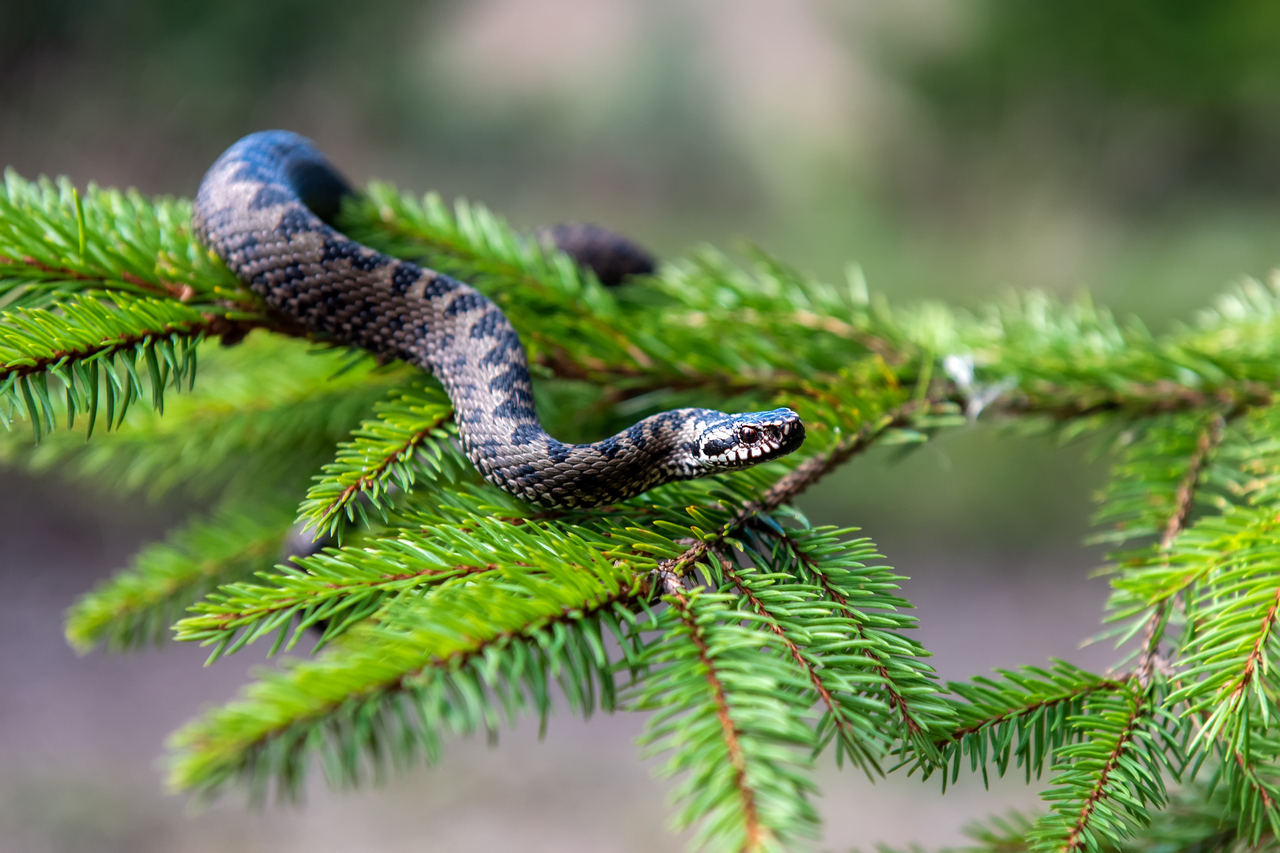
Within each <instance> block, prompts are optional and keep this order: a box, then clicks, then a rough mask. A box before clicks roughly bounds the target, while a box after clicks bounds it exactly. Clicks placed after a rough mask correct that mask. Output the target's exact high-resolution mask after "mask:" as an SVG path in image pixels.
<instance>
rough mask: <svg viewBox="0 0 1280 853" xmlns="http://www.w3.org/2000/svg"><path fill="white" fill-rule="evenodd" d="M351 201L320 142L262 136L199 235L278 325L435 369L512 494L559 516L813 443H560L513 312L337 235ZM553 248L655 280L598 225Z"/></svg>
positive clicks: (215, 178)
mask: <svg viewBox="0 0 1280 853" xmlns="http://www.w3.org/2000/svg"><path fill="white" fill-rule="evenodd" d="M352 195H354V190H353V189H352V188H351V185H350V184H349V183H348V182H347V180H346V179H345V178H344V177H343V176H342V175H341V174H340V173H339V172H338V171H337V169H335V168H334V166H333V165H332V164H331V163H330V162H329V161H328V159H326V158H325V156H324V155H323V154H322V153H320V151H319V149H318V148H317V147H316V145H315V144H314V143H313V142H311V140H309V139H307V138H305V137H303V136H300V135H298V134H295V133H292V132H289V131H281V130H271V131H261V132H258V133H253V134H250V135H248V136H246V137H244V138H243V139H240V140H239V141H237V142H236V143H235V144H233V145H232V146H231V147H230V148H228V149H227V150H226V151H225V152H223V153H222V155H221V156H219V157H218V159H217V160H216V161H215V162H214V164H213V165H212V166H211V167H210V168H209V170H208V172H207V173H206V174H205V176H204V179H203V180H202V182H201V183H200V187H199V190H198V191H197V192H196V196H195V201H194V206H193V215H192V227H193V232H194V234H195V236H196V238H197V239H198V240H199V241H200V242H201V243H202V244H203V245H204V246H205V247H207V248H208V249H209V250H210V251H211V252H212V253H213V254H214V255H216V256H217V257H218V258H220V259H221V260H222V262H223V263H225V264H226V266H227V267H228V268H229V269H230V270H231V271H232V272H233V273H234V274H235V276H236V277H237V278H238V279H239V280H240V281H242V282H243V283H245V284H246V285H248V286H249V288H251V289H252V290H253V292H254V293H256V294H257V295H258V296H259V297H261V299H262V300H263V302H264V303H265V304H266V306H267V310H268V311H270V312H273V313H275V314H277V315H280V316H282V317H283V318H286V319H287V320H289V321H292V322H293V323H294V324H300V325H301V326H302V327H304V329H305V330H306V332H307V333H308V334H310V335H313V336H314V337H316V338H319V339H321V340H328V341H331V342H334V343H336V344H345V345H348V346H354V347H359V348H361V349H364V350H367V351H369V352H370V353H372V354H373V355H375V356H377V357H378V358H379V359H382V360H393V359H399V360H402V361H404V362H407V363H409V364H412V365H415V366H417V367H420V368H423V369H425V370H427V371H430V372H431V373H432V374H433V375H434V376H435V377H436V379H437V380H439V382H440V383H441V385H442V386H443V387H444V390H445V393H446V394H448V396H449V400H450V402H451V403H452V405H453V409H454V420H455V423H456V425H457V429H458V437H459V440H460V443H461V445H462V449H463V452H464V453H465V454H466V456H467V458H468V459H470V460H471V462H472V464H474V465H475V467H476V468H477V469H478V470H479V472H480V474H481V475H482V476H483V477H484V478H485V479H486V480H488V481H489V482H490V483H492V484H493V485H495V486H497V487H498V488H500V489H503V490H504V491H506V492H508V493H510V494H512V495H514V496H516V497H517V498H520V499H522V500H524V501H527V502H529V503H532V504H535V505H539V506H542V507H547V508H568V509H574V508H588V507H598V506H604V505H609V504H613V503H616V502H619V501H623V500H626V499H628V498H631V497H634V496H635V495H638V494H640V493H642V492H645V491H647V490H649V489H652V488H654V487H656V486H659V485H662V484H665V483H669V482H673V481H676V480H689V479H694V478H697V477H704V476H707V475H711V474H718V473H721V472H725V471H733V470H739V469H743V468H747V467H750V466H752V465H756V464H759V463H761V462H766V461H768V460H771V459H776V458H778V457H780V456H783V455H785V454H788V453H791V452H792V451H794V450H796V449H797V448H798V447H800V445H801V443H802V442H803V441H804V437H805V430H804V424H803V423H802V422H801V420H800V417H799V415H798V414H796V412H794V411H792V410H791V409H787V408H779V409H772V410H769V411H762V412H742V413H726V412H721V411H717V410H715V409H703V408H684V409H672V410H669V411H665V412H661V413H658V414H655V415H651V416H649V417H647V418H645V419H643V420H641V421H639V422H638V423H636V424H634V425H633V426H631V427H629V428H627V429H625V430H623V431H622V432H619V433H618V434H616V435H613V436H610V437H608V438H605V439H602V440H600V441H596V442H594V443H590V444H566V443H563V442H560V441H558V440H556V439H555V438H553V437H552V436H551V435H549V434H548V433H547V431H546V430H545V429H543V427H542V424H541V422H540V421H539V419H538V415H537V411H536V409H535V406H534V397H533V386H532V382H531V379H530V375H529V365H528V357H527V355H526V353H525V349H524V347H523V346H522V345H521V343H520V338H519V336H518V335H517V333H516V330H515V328H514V327H513V326H512V324H511V323H510V321H509V320H508V319H507V317H506V316H505V315H504V314H503V312H502V310H501V309H500V308H499V307H498V306H497V305H495V304H494V303H493V302H492V301H490V300H489V299H488V298H487V297H486V296H484V295H483V294H482V293H480V292H479V291H478V290H476V289H475V288H473V287H471V286H470V285H468V284H465V283H464V282H461V281H459V280H457V279H455V278H452V277H450V276H447V275H444V274H442V273H440V272H437V271H435V270H432V269H429V268H427V267H423V266H419V265H418V264H415V263H413V262H411V261H408V260H402V259H398V258H393V257H390V256H388V255H385V254H382V253H380V252H377V251H375V250H374V249H371V248H369V247H367V246H364V245H362V244H361V243H359V242H357V241H355V240H352V239H350V238H348V237H347V236H346V235H344V234H343V233H341V232H340V231H338V230H337V229H336V228H335V227H334V223H335V222H336V220H337V218H338V214H339V213H340V211H341V208H342V204H343V200H344V198H346V197H347V196H352ZM529 239H538V238H536V237H534V238H529ZM542 240H543V242H548V241H549V242H551V243H553V244H554V245H555V246H556V247H557V248H560V249H562V250H565V251H567V252H569V253H570V254H571V255H572V256H573V257H574V258H575V259H576V260H577V261H578V262H579V263H583V264H587V265H589V266H592V267H593V268H597V269H598V272H599V274H600V275H599V277H600V279H601V280H602V282H604V283H613V282H616V281H617V280H620V279H622V278H625V277H626V276H627V275H628V274H631V273H634V272H646V271H652V269H653V264H652V261H651V260H649V258H648V256H647V254H646V253H645V252H644V250H643V249H641V248H639V247H638V246H637V245H636V244H634V243H631V242H630V241H628V240H626V239H625V238H622V237H620V236H618V235H615V234H613V232H611V231H608V230H606V229H604V228H602V227H600V226H593V225H577V226H574V225H569V226H556V227H552V228H550V229H545V230H544V231H543V232H542ZM671 334H672V337H673V338H674V337H676V336H677V335H678V334H679V333H678V331H677V330H676V329H672V331H671Z"/></svg>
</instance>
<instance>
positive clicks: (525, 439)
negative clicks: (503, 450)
mask: <svg viewBox="0 0 1280 853" xmlns="http://www.w3.org/2000/svg"><path fill="white" fill-rule="evenodd" d="M540 438H542V430H540V429H539V428H538V427H537V426H536V425H535V424H520V425H519V426H518V427H516V428H515V429H513V430H512V431H511V443H512V444H514V445H516V446H517V447H527V446H528V445H530V444H532V443H533V442H535V441H537V440H538V439H540Z"/></svg>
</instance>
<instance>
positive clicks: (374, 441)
mask: <svg viewBox="0 0 1280 853" xmlns="http://www.w3.org/2000/svg"><path fill="white" fill-rule="evenodd" d="M374 411H375V414H376V417H375V418H373V419H370V420H366V421H363V422H362V423H361V424H360V427H359V428H358V429H357V430H355V431H354V432H353V433H352V440H351V441H346V442H343V443H341V444H339V445H338V453H337V457H336V458H335V459H334V461H333V462H330V463H328V464H327V465H325V466H324V468H323V469H322V470H323V473H322V474H321V475H320V476H318V477H317V478H316V480H317V482H316V484H315V485H313V486H312V487H311V488H310V489H309V490H308V491H307V497H306V500H304V501H303V502H302V506H301V507H300V508H299V510H298V520H299V521H301V522H305V523H306V524H307V526H308V528H310V529H312V530H314V531H315V532H316V534H317V535H321V534H328V535H335V534H336V533H337V532H338V531H339V530H340V529H341V528H342V526H343V519H344V518H345V519H346V520H347V521H348V522H350V521H354V520H355V519H356V516H357V513H358V514H359V515H360V516H361V518H362V519H364V518H365V515H366V512H367V509H374V510H378V511H381V512H382V513H383V515H384V516H385V509H386V506H387V504H388V502H389V497H390V496H389V492H390V491H391V490H392V489H398V490H400V491H401V492H408V491H410V490H411V489H413V488H414V487H415V485H418V486H419V487H420V486H421V485H422V484H423V483H424V481H425V482H436V481H443V482H444V483H446V484H447V483H452V482H454V481H456V480H458V479H459V478H463V477H467V476H468V475H469V469H468V467H467V463H466V461H465V459H463V457H462V454H461V453H460V452H459V451H458V449H457V448H456V447H455V446H454V444H453V436H455V435H456V433H457V429H456V428H455V427H454V426H453V424H452V418H453V405H452V404H451V403H450V402H449V398H448V397H447V396H445V394H444V392H443V391H442V390H441V389H440V388H438V387H435V386H427V387H410V388H401V389H396V391H395V392H394V393H393V395H392V396H391V398H390V399H389V400H387V401H384V402H382V403H379V404H378V405H377V406H376V407H375V409H374Z"/></svg>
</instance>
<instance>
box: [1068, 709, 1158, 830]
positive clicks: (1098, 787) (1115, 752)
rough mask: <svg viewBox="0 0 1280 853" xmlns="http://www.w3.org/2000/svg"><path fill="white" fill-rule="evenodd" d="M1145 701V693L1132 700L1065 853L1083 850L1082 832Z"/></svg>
mask: <svg viewBox="0 0 1280 853" xmlns="http://www.w3.org/2000/svg"><path fill="white" fill-rule="evenodd" d="M1146 701H1147V694H1146V693H1145V692H1144V693H1140V694H1139V695H1138V696H1137V698H1136V699H1135V700H1134V702H1135V704H1134V706H1133V713H1132V714H1131V715H1130V717H1129V722H1128V723H1127V724H1126V725H1125V729H1124V731H1123V732H1121V734H1120V737H1119V738H1118V739H1117V740H1116V745H1115V747H1114V748H1112V750H1111V754H1110V755H1108V756H1107V760H1106V761H1105V762H1104V763H1103V765H1102V770H1101V771H1100V772H1099V773H1098V781H1097V782H1095V783H1094V785H1093V788H1092V789H1091V790H1090V791H1089V795H1088V796H1087V797H1085V800H1084V804H1083V805H1082V806H1081V807H1080V814H1079V815H1078V816H1077V817H1076V822H1075V825H1074V826H1072V827H1071V832H1070V833H1068V835H1067V843H1066V844H1065V845H1064V846H1063V848H1062V849H1063V850H1064V851H1066V853H1072V851H1076V850H1083V849H1085V847H1086V839H1085V837H1084V832H1085V830H1086V829H1087V828H1088V825H1089V819H1090V818H1091V817H1092V816H1093V812H1094V810H1095V809H1096V808H1097V807H1098V803H1099V802H1100V801H1102V800H1103V799H1106V797H1107V794H1106V790H1105V789H1106V786H1107V782H1108V780H1109V779H1110V778H1111V774H1112V773H1113V772H1115V769H1116V768H1117V767H1118V766H1119V765H1120V759H1121V758H1122V757H1123V756H1124V752H1125V748H1126V747H1127V746H1128V745H1129V742H1130V741H1132V740H1133V736H1134V733H1135V732H1136V731H1137V728H1138V721H1139V720H1141V719H1142V717H1143V716H1144V712H1143V703H1145V702H1146Z"/></svg>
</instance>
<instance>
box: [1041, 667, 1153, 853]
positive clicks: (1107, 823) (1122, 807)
mask: <svg viewBox="0 0 1280 853" xmlns="http://www.w3.org/2000/svg"><path fill="white" fill-rule="evenodd" d="M1155 713H1156V711H1155V707H1154V702H1153V697H1152V696H1151V694H1150V692H1149V691H1147V690H1133V689H1126V690H1118V691H1114V692H1108V693H1102V694H1094V695H1093V696H1091V697H1090V698H1089V699H1088V701H1087V702H1086V703H1085V713H1084V714H1083V715H1081V716H1078V717H1076V718H1074V720H1073V723H1074V724H1075V725H1076V726H1077V727H1078V728H1079V730H1080V740H1079V741H1078V742H1076V743H1072V744H1069V745H1066V746H1063V747H1062V748H1061V749H1060V750H1059V751H1058V760H1057V762H1056V763H1055V766H1054V769H1055V770H1056V771H1057V775H1056V776H1055V777H1054V780H1053V785H1054V787H1053V788H1051V789H1050V790H1049V791H1046V792H1045V793H1044V794H1042V797H1043V798H1044V799H1045V800H1046V801H1048V802H1049V803H1050V804H1051V806H1050V808H1051V810H1050V812H1049V813H1048V814H1047V815H1044V816H1042V817H1041V818H1040V819H1039V820H1037V821H1036V824H1035V827H1034V828H1033V829H1032V831H1031V832H1030V833H1029V834H1028V840H1029V841H1031V842H1032V847H1031V849H1032V850H1037V851H1051V850H1052V851H1067V852H1068V853H1073V851H1079V850H1088V851H1091V853H1092V851H1098V850H1103V849H1106V848H1107V847H1110V846H1118V845H1119V844H1120V843H1121V842H1122V840H1123V839H1124V838H1126V837H1128V836H1131V835H1132V833H1133V827H1134V826H1135V825H1146V824H1148V823H1149V822H1150V819H1151V818H1150V810H1151V809H1153V808H1160V807H1161V806H1163V805H1164V803H1165V800H1166V797H1167V795H1166V793H1165V790H1164V783H1163V780H1162V773H1163V772H1165V771H1166V770H1172V769H1173V767H1174V765H1173V763H1172V762H1171V761H1170V759H1169V757H1168V756H1167V755H1166V752H1165V751H1166V750H1174V751H1175V753H1176V746H1175V742H1174V741H1173V739H1172V738H1169V737H1161V732H1160V727H1159V724H1158V722H1157V720H1156V718H1155Z"/></svg>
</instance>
